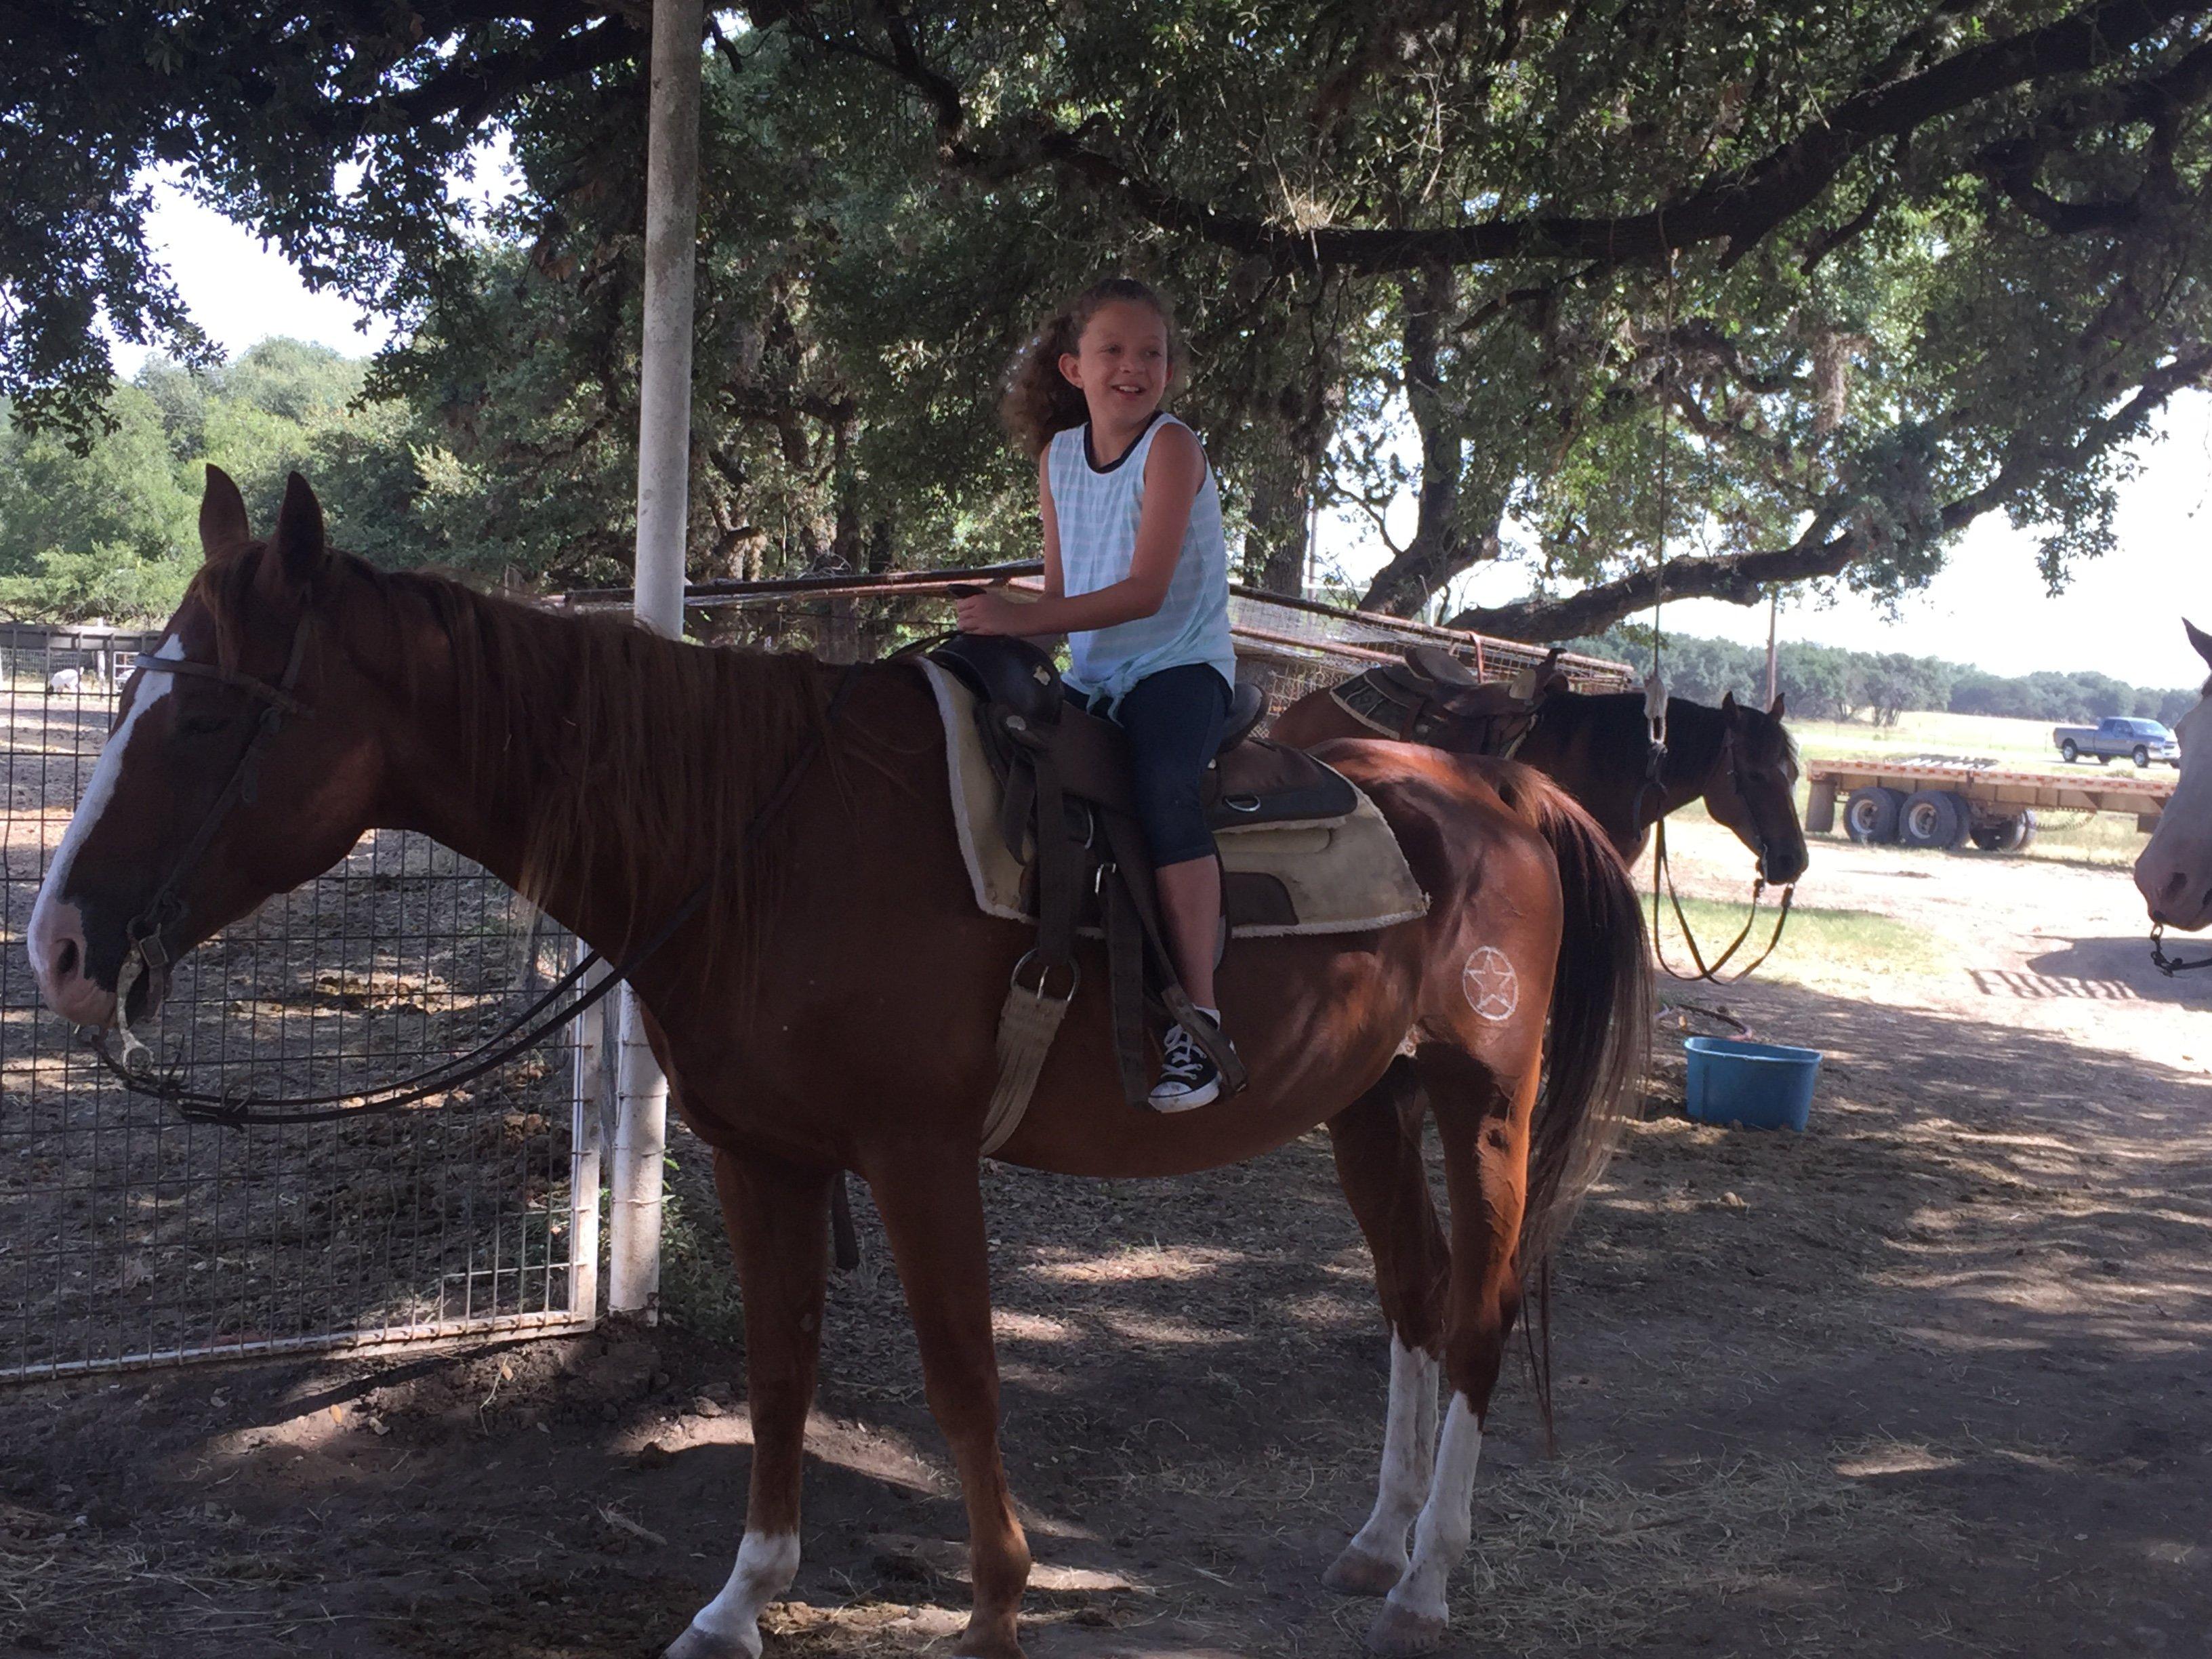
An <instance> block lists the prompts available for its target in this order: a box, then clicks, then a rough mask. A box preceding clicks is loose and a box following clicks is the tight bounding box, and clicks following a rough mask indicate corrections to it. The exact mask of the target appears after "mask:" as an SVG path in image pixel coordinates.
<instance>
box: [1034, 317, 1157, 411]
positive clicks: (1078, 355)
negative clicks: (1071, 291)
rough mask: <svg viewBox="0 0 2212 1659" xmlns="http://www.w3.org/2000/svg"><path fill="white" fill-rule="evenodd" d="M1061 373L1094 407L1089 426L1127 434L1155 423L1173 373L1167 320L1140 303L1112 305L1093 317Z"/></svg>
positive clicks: (1066, 357)
mask: <svg viewBox="0 0 2212 1659" xmlns="http://www.w3.org/2000/svg"><path fill="white" fill-rule="evenodd" d="M1060 373H1061V374H1064V375H1066V377H1067V380H1068V384H1069V385H1071V386H1076V387H1078V388H1079V389H1080V390H1081V392H1082V393H1083V400H1084V402H1085V404H1089V405H1090V409H1091V425H1092V426H1094V427H1098V428H1104V429H1105V430H1108V431H1126V430H1127V429H1129V428H1134V427H1137V426H1139V425H1141V424H1142V423H1143V422H1146V421H1148V420H1150V419H1151V418H1152V411H1153V410H1156V409H1158V407H1159V406H1160V399H1161V398H1164V397H1165V396H1166V395H1167V390H1168V383H1169V382H1170V380H1173V379H1174V378H1175V370H1174V368H1173V366H1172V364H1171V363H1170V359H1169V357H1168V324H1167V319H1166V318H1164V317H1163V316H1161V315H1160V313H1158V312H1157V311H1155V310H1154V309H1153V308H1152V307H1150V306H1148V305H1146V304H1144V303H1143V302H1141V301H1136V300H1109V301H1107V302H1106V303H1105V304H1104V305H1103V306H1101V307H1098V309H1097V311H1095V312H1093V313H1091V320H1090V322H1088V323H1087V324H1085V325H1084V330H1083V336H1082V337H1081V338H1080V339H1079V340H1078V341H1077V342H1076V349H1074V350H1073V351H1072V352H1069V353H1066V354H1064V355H1063V356H1061V358H1060Z"/></svg>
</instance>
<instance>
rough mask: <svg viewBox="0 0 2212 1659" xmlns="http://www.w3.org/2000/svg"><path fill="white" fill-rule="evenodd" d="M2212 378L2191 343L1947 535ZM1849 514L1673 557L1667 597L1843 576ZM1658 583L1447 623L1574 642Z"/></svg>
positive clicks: (1591, 590)
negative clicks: (1756, 548) (1792, 532)
mask: <svg viewBox="0 0 2212 1659" xmlns="http://www.w3.org/2000/svg"><path fill="white" fill-rule="evenodd" d="M2208 384H2212V344H2207V343H2201V342H2200V343H2192V344H2191V345H2190V346H2189V347H2187V348H2186V349H2184V350H2182V351H2180V352H2179V353H2177V354H2176V355H2175V356H2174V357H2173V359H2172V361H2171V362H2167V363H2166V364H2163V365H2161V366H2160V368H2156V369H2154V370H2153V371H2151V373H2149V374H2147V375H2145V376H2144V377H2143V380H2142V384H2141V385H2140V386H2138V387H2137V388H2136V392H2135V394H2134V395H2133V396H2132V397H2130V398H2128V400H2127V401H2126V402H2125V403H2124V404H2121V405H2120V407H2119V408H2118V409H2117V410H2114V411H2113V412H2112V414H2111V415H2109V416H2105V417H2104V418H2102V419H2100V420H2098V421H2096V422H2092V423H2091V424H2090V425H2089V427H2088V428H2087V430H2085V431H2084V432H2083V433H2082V435H2081V436H2080V437H2079V438H2078V439H2076V440H2075V441H2074V442H2072V443H2069V444H2064V445H2047V446H2036V447H2022V448H2021V449H2020V450H2019V451H2017V452H2016V453H2014V454H2012V455H2010V456H2008V458H2007V459H2006V460H2005V462H2004V464H2003V465H2002V466H2001V467H1999V468H1998V470H1997V471H1996V474H1995V476H1993V477H1991V478H1990V480H1989V482H1988V483H1984V485H1983V486H1982V487H1981V488H1980V489H1975V490H1972V491H1969V492H1968V493H1967V494H1966V495H1960V496H1958V497H1957V498H1955V499H1954V500H1953V501H1948V502H1947V503H1945V505H1944V506H1943V507H1942V509H1941V511H1940V512H1939V513H1938V514H1937V515H1936V520H1937V523H1938V524H1939V526H1940V527H1941V530H1942V532H1943V533H1945V534H1951V533H1954V532H1958V531H1960V530H1963V529H1965V528H1966V526H1968V525H1970V524H1972V522H1973V521H1974V520H1976V519H1978V518H1980V517H1981V516H1982V515H1983V514H1984V513H1988V512H1990V511H1992V510H1993V509H1995V508H1996V507H2002V506H2003V505H2004V504H2005V503H2006V502H2007V501H2008V500H2010V499H2012V498H2013V497H2014V496H2015V495H2018V494H2019V492H2020V491H2021V490H2022V489H2026V488H2027V486H2028V485H2030V484H2032V483H2034V482H2035V480H2036V479H2037V478H2039V477H2042V476H2044V475H2045V473H2047V472H2049V471H2051V470H2052V469H2053V468H2054V467H2059V466H2065V465H2075V466H2078V465H2081V464H2083V463H2084V462H2086V461H2087V460H2090V459H2093V458H2094V457H2095V456H2097V455H2098V454H2100V453H2102V452H2104V451H2106V450H2107V449H2109V448H2111V447H2112V446H2113V445H2115V444H2118V443H2122V442H2124V441H2127V440H2128V439H2130V438H2132V437H2134V436H2136V435H2138V434H2139V433H2141V432H2142V430H2143V429H2144V428H2146V427H2148V424H2149V422H2150V418H2151V416H2154V415H2155V414H2156V413H2157V412H2158V411H2159V410H2160V409H2162V408H2163V407H2165V405H2166V402H2167V401H2168V400H2169V399H2170V398H2172V396H2173V394H2174V393H2175V392H2179V391H2181V390H2183V389H2184V388H2185V387H2189V386H2205V385H2208ZM1847 516H1848V508H1847V507H1846V506H1845V505H1844V503H1842V502H1831V503H1829V504H1828V505H1827V506H1826V507H1824V508H1823V510H1822V511H1821V512H1820V513H1816V514H1814V517H1813V520H1812V521H1811V522H1810V523H1808V525H1807V526H1806V527H1805V530H1804V532H1803V533H1802V534H1801V535H1800V536H1799V537H1798V538H1797V539H1796V541H1794V542H1792V543H1791V544H1790V545H1789V546H1787V547H1780V548H1772V549H1769V550H1765V551H1761V552H1757V553H1739V554H1733V555H1730V556H1727V557H1724V558H1711V559H1670V560H1668V562H1667V569H1666V597H1667V598H1668V599H1726V600H1728V601H1729V603H1731V604H1734V605H1756V604H1757V603H1759V601H1760V600H1761V599H1765V596H1766V591H1767V588H1768V586H1770V585H1771V584H1772V583H1775V582H1787V581H1806V580H1811V579H1814V578H1816V577H1821V576H1836V575H1840V574H1843V572H1844V571H1845V570H1847V569H1849V568H1850V566H1851V565H1852V564H1853V563H1854V562H1857V560H1859V559H1861V558H1863V556H1865V555H1866V553H1867V552H1868V551H1869V546H1868V541H1867V538H1866V536H1865V535H1864V533H1863V532H1862V531H1860V530H1859V529H1857V528H1856V527H1844V521H1845V519H1846V518H1847ZM1659 582H1660V573H1659V572H1658V571H1657V570H1656V569H1655V568H1651V567H1650V566H1646V567H1644V568H1642V569H1639V570H1634V571H1632V572H1630V573H1628V574H1626V575H1623V576H1620V577H1618V578H1616V579H1615V580H1612V581H1608V582H1600V583H1598V584H1596V585H1595V586H1590V587H1586V588H1584V589H1583V590H1582V591H1581V592H1578V593H1573V594H1569V595H1567V596H1565V597H1564V598H1560V599H1526V600H1522V601H1521V602H1520V603H1518V604H1515V605H1496V606H1492V607H1489V608H1486V609H1471V610H1467V611H1461V612H1460V613H1459V614H1458V615H1456V616H1455V617H1452V618H1451V619H1450V621H1449V623H1448V624H1447V625H1448V626H1449V627H1452V628H1464V629H1473V630H1474V631H1476V632H1478V633H1484V634H1494V635H1499V636H1500V637H1502V638H1504V639H1512V640H1531V641H1551V640H1565V639H1574V638H1577V637H1579V636H1581V635H1589V634H1595V633H1599V632H1601V631H1602V630H1603V629H1606V628H1607V627H1610V626H1611V625H1612V624H1613V623H1616V622H1619V621H1620V619H1621V618H1622V617H1626V616H1631V615H1633V614H1634V613H1635V612H1637V611H1644V610H1648V609H1649V608H1650V606H1651V605H1653V604H1654V603H1655V602H1656V600H1657V599H1658V598H1659Z"/></svg>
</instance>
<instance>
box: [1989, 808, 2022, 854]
mask: <svg viewBox="0 0 2212 1659" xmlns="http://www.w3.org/2000/svg"><path fill="white" fill-rule="evenodd" d="M2034 844H2035V814H2034V812H2033V811H2031V810H2030V809H2028V808H2027V807H2022V808H2021V810H2020V811H2017V812H2015V813H2014V814H2013V815H2012V816H2011V817H2003V818H1984V819H1983V820H1982V822H1981V823H1978V824H1976V825H1975V826H1974V845H1975V846H1977V847H1978V848H1981V849H1982V851H1984V853H2020V852H2025V851H2026V850H2027V848H2030V847H2032V846H2033V845H2034Z"/></svg>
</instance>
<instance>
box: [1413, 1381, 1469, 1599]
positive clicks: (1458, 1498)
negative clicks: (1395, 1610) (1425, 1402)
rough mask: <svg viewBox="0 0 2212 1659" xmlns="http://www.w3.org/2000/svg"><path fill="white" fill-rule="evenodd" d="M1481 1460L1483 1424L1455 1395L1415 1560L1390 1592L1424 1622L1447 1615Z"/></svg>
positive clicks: (1417, 1533)
mask: <svg viewBox="0 0 2212 1659" xmlns="http://www.w3.org/2000/svg"><path fill="white" fill-rule="evenodd" d="M1481 1457H1482V1423H1481V1420H1480V1419H1478V1418H1477V1417H1476V1416H1475V1414H1474V1408H1473V1407H1470V1406H1469V1405H1468V1403H1467V1396H1466V1395H1463V1394H1459V1393H1456V1392H1455V1393H1454V1394H1453V1395H1452V1402H1451V1410H1450V1411H1449V1412H1448V1413H1445V1415H1444V1426H1443V1434H1442V1435H1441V1436H1439V1437H1438V1438H1437V1473H1436V1479H1435V1480H1433V1481H1431V1483H1430V1486H1429V1501H1428V1502H1427V1503H1426V1504H1423V1505H1422V1506H1421V1518H1420V1520H1419V1522H1416V1523H1415V1524H1414V1527H1413V1565H1411V1566H1409V1567H1407V1569H1406V1576H1405V1577H1403V1578H1401V1579H1400V1580H1399V1581H1398V1585H1397V1588H1396V1589H1393V1590H1392V1591H1391V1592H1390V1604H1391V1605H1392V1606H1393V1607H1401V1608H1403V1609H1404V1610H1405V1611H1406V1612H1407V1613H1416V1614H1418V1615H1419V1616H1420V1617H1421V1618H1424V1619H1433V1620H1437V1621H1438V1622H1440V1623H1441V1622H1442V1621H1443V1620H1445V1619H1447V1618H1449V1608H1448V1607H1447V1606H1446V1604H1445V1601H1444V1587H1445V1585H1446V1583H1447V1582H1448V1581H1449V1579H1450V1577H1451V1572H1452V1569H1453V1568H1454V1567H1455V1566H1457V1565H1459V1563H1460V1558H1461V1557H1462V1556H1463V1555H1465V1554H1466V1553H1467V1544H1468V1539H1469V1538H1470V1537H1471V1536H1473V1535H1474V1469H1475V1465H1476V1463H1477V1462H1480V1460H1481Z"/></svg>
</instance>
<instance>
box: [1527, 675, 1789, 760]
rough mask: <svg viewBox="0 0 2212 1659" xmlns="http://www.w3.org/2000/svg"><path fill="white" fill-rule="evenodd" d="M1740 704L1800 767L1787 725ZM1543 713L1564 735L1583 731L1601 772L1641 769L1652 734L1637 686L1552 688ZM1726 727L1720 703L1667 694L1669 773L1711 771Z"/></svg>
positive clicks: (1755, 725)
mask: <svg viewBox="0 0 2212 1659" xmlns="http://www.w3.org/2000/svg"><path fill="white" fill-rule="evenodd" d="M1738 707H1739V708H1740V709H1741V712H1742V714H1743V715H1744V718H1745V720H1747V722H1749V724H1750V726H1751V728H1752V729H1753V730H1761V729H1765V730H1771V732H1772V734H1773V736H1774V738H1775V740H1776V742H1777V743H1778V744H1779V745H1780V748H1781V752H1782V754H1783V756H1784V757H1785V758H1786V759H1787V760H1788V762H1789V763H1790V767H1791V768H1792V769H1797V770H1802V765H1801V763H1800V761H1799V757H1798V752H1797V739H1796V736H1795V734H1793V733H1792V732H1790V728H1789V727H1788V726H1784V724H1783V723H1782V722H1781V721H1780V720H1777V719H1776V718H1775V717H1774V716H1773V715H1771V714H1768V713H1767V712H1766V711H1765V709H1763V708H1757V707H1755V706H1754V705H1753V704H1750V703H1742V704H1739V705H1738ZM1542 718H1544V719H1545V720H1551V721H1554V722H1556V723H1557V724H1559V725H1560V726H1564V727H1565V728H1566V732H1565V741H1571V740H1572V739H1573V738H1574V737H1575V736H1576V735H1577V734H1581V733H1587V734H1588V740H1589V744H1590V746H1591V748H1592V749H1593V750H1595V754H1596V757H1597V759H1598V761H1599V763H1601V766H1602V767H1603V769H1604V771H1603V775H1606V776H1608V777H1617V776H1620V775H1624V774H1627V775H1634V776H1637V777H1641V776H1642V775H1643V773H1644V757H1645V755H1646V752H1647V750H1646V745H1647V744H1649V743H1650V740H1651V738H1650V723H1649V722H1648V721H1647V720H1645V718H1644V694H1643V693H1642V692H1641V691H1599V692H1589V691H1559V692H1554V693H1553V695H1552V696H1551V697H1550V698H1549V699H1547V701H1546V702H1545V703H1544V706H1543V715H1542ZM1727 732H1728V720H1727V718H1726V716H1725V715H1723V714H1722V712H1721V711H1720V710H1719V709H1717V708H1713V707H1712V706H1711V705H1710V704H1708V703H1702V702H1691V701H1690V700H1689V699H1688V698H1687V697H1669V698H1668V700H1667V773H1666V775H1667V777H1668V780H1669V781H1687V780H1692V779H1700V778H1705V777H1707V776H1709V775H1711V772H1712V769H1713V767H1714V765H1715V764H1716V763H1717V762H1718V761H1719V759H1720V752H1721V739H1722V738H1723V737H1724V736H1725V735H1726V734H1727Z"/></svg>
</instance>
